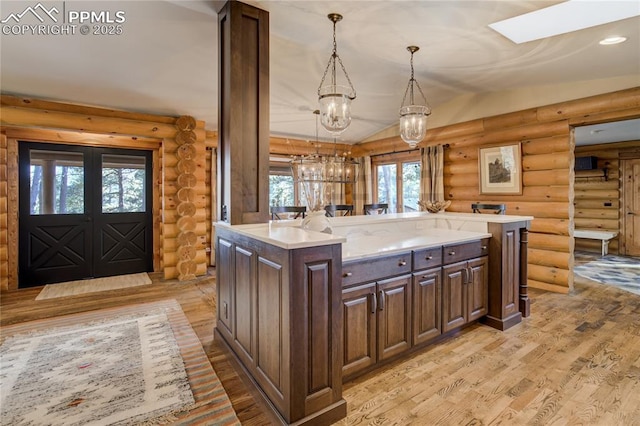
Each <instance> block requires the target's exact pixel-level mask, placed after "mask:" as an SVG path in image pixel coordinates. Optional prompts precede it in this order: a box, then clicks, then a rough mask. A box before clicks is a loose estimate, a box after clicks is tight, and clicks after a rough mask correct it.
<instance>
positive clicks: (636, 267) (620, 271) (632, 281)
mask: <svg viewBox="0 0 640 426" xmlns="http://www.w3.org/2000/svg"><path fill="white" fill-rule="evenodd" d="M573 270H574V272H575V273H576V274H578V275H580V276H581V277H584V278H587V279H589V280H592V281H596V282H599V283H602V284H607V285H612V286H615V287H618V288H621V289H623V290H626V291H629V292H631V293H635V294H640V259H638V258H634V257H621V256H613V255H608V256H605V257H603V258H600V259H597V260H593V261H591V262H588V263H585V264H584V265H579V266H576V267H575V268H573Z"/></svg>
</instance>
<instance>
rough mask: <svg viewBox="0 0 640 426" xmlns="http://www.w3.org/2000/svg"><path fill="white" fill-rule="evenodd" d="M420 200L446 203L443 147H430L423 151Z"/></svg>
mask: <svg viewBox="0 0 640 426" xmlns="http://www.w3.org/2000/svg"><path fill="white" fill-rule="evenodd" d="M421 161H422V167H421V170H420V200H421V201H423V202H436V201H444V177H443V170H444V148H443V146H442V145H435V146H428V147H426V148H422V151H421Z"/></svg>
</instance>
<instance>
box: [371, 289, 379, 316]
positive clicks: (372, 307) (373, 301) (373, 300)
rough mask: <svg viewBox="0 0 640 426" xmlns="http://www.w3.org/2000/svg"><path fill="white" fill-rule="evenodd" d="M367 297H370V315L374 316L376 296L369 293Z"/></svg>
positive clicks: (376, 306) (376, 304)
mask: <svg viewBox="0 0 640 426" xmlns="http://www.w3.org/2000/svg"><path fill="white" fill-rule="evenodd" d="M369 295H370V296H371V313H372V314H375V313H376V310H377V309H378V301H377V299H376V294H375V293H369Z"/></svg>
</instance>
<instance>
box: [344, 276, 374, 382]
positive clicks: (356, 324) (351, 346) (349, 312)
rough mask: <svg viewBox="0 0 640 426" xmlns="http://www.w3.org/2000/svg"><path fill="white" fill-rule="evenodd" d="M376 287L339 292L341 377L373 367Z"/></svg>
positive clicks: (361, 287)
mask: <svg viewBox="0 0 640 426" xmlns="http://www.w3.org/2000/svg"><path fill="white" fill-rule="evenodd" d="M377 310H378V308H377V298H376V283H375V282H374V283H369V284H365V285H361V286H357V287H351V288H348V289H345V290H343V291H342V311H343V321H344V322H343V324H344V330H343V333H342V334H343V337H344V358H343V365H342V376H343V377H347V376H351V375H353V374H354V373H357V372H359V371H362V370H364V369H366V368H368V367H370V366H372V365H373V364H375V363H376V359H377V355H376V351H377V329H378V327H377V324H376V322H377V316H376V313H377Z"/></svg>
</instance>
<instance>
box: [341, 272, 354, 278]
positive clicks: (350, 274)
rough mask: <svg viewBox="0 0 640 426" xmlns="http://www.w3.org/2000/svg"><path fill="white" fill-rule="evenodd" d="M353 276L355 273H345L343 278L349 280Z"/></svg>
mask: <svg viewBox="0 0 640 426" xmlns="http://www.w3.org/2000/svg"><path fill="white" fill-rule="evenodd" d="M352 275H353V273H351V272H345V273H344V274H342V277H343V278H348V277H350V276H352Z"/></svg>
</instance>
